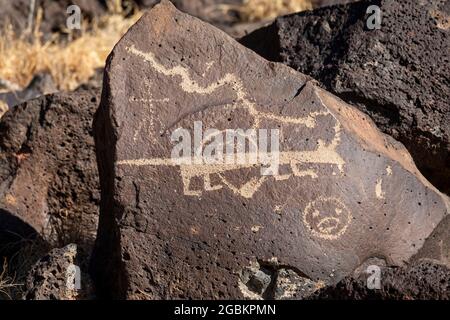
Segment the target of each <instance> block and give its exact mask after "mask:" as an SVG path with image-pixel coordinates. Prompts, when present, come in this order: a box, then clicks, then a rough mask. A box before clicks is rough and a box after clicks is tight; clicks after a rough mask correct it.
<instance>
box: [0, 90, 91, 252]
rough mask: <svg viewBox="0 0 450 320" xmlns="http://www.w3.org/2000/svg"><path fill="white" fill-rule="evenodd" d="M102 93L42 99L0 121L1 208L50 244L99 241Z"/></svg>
mask: <svg viewBox="0 0 450 320" xmlns="http://www.w3.org/2000/svg"><path fill="white" fill-rule="evenodd" d="M99 94H100V90H99V89H98V88H90V89H80V90H78V91H76V92H74V93H61V94H54V95H49V96H44V97H41V98H39V99H36V100H31V101H29V102H27V103H24V104H22V105H19V106H17V107H14V108H12V109H11V110H9V111H8V112H7V113H6V114H5V115H4V116H3V117H2V118H1V121H0V209H2V210H3V211H4V212H5V216H6V213H8V214H10V215H13V216H15V217H18V218H20V219H21V220H22V221H23V222H24V223H25V224H28V225H29V226H30V227H31V228H33V229H34V230H35V231H36V232H37V233H38V234H40V235H41V236H42V237H43V238H44V239H46V240H48V241H49V242H50V243H57V244H61V243H63V244H66V243H70V242H73V241H78V240H83V239H84V240H85V242H86V243H88V242H91V243H92V242H93V239H94V238H95V234H96V226H97V219H98V206H99V200H100V194H99V186H98V173H97V172H98V171H97V165H96V161H95V151H94V139H93V136H92V119H93V115H94V112H95V110H96V108H97V105H98V102H99V100H100V99H99ZM0 220H1V219H0ZM0 223H1V221H0ZM12 231H13V230H12ZM84 240H83V241H84ZM79 244H80V243H79ZM80 245H81V244H80Z"/></svg>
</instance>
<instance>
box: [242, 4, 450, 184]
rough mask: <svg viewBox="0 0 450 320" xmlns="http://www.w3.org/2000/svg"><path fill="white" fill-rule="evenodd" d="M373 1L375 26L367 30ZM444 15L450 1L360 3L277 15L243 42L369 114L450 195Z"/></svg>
mask: <svg viewBox="0 0 450 320" xmlns="http://www.w3.org/2000/svg"><path fill="white" fill-rule="evenodd" d="M372 4H375V5H379V6H380V8H381V12H382V25H381V29H380V30H368V29H367V27H366V20H367V18H368V15H367V14H366V9H367V7H368V6H369V5H372ZM449 14H450V1H441V0H432V1H409V0H394V1H391V0H383V1H363V2H359V3H355V4H351V5H345V6H335V7H330V8H323V9H319V10H315V11H312V12H303V13H299V14H295V15H290V16H286V17H281V18H278V19H277V20H276V21H275V22H274V23H273V24H272V25H270V26H268V27H266V28H263V29H260V30H257V31H255V32H254V33H252V34H250V35H248V36H247V37H245V38H243V39H242V40H241V42H242V43H243V44H244V45H245V46H247V47H249V48H251V49H253V50H255V51H256V52H257V53H259V54H260V55H262V56H263V57H265V58H267V59H269V60H272V61H278V62H283V63H285V64H287V65H289V66H291V67H293V68H294V69H296V70H298V71H301V72H304V73H306V74H308V75H311V76H313V77H314V78H316V79H318V80H319V81H320V82H321V83H322V84H323V85H324V86H325V87H326V88H327V89H328V90H329V91H331V92H333V93H335V94H337V95H338V96H339V97H341V98H342V99H344V100H345V101H346V102H349V103H351V104H353V105H355V106H357V107H358V108H359V109H360V110H362V111H364V112H365V113H367V114H369V115H370V116H371V118H372V119H373V120H374V121H375V122H376V124H377V125H378V127H379V128H380V129H381V130H382V131H384V132H385V133H388V134H390V135H391V136H393V137H394V138H396V139H398V140H400V141H401V142H403V144H404V145H405V146H406V147H407V149H408V150H409V151H410V153H411V154H412V156H413V158H414V160H415V162H416V164H417V165H418V167H419V169H420V170H421V171H422V173H423V174H424V175H425V176H426V177H427V178H428V179H429V180H430V181H431V182H432V183H434V184H435V185H436V186H437V187H438V188H439V189H441V190H443V191H445V192H447V193H449V192H450V153H449V152H450V104H449V101H450V72H449V70H450V60H449V52H450V29H449V26H450V23H449Z"/></svg>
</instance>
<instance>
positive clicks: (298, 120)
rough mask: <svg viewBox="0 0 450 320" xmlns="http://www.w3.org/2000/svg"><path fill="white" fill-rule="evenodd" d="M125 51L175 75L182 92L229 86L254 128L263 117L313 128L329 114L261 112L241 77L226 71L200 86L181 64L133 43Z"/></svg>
mask: <svg viewBox="0 0 450 320" xmlns="http://www.w3.org/2000/svg"><path fill="white" fill-rule="evenodd" d="M127 51H128V52H130V53H132V54H134V55H136V56H138V57H140V58H142V59H144V60H145V61H146V62H148V64H149V65H150V66H151V67H152V68H153V69H154V70H155V71H156V72H158V73H161V74H163V75H165V76H168V77H175V76H177V77H179V78H180V79H181V81H180V84H179V85H180V88H181V89H182V90H183V91H184V92H187V93H196V94H201V95H209V94H212V93H214V92H215V91H216V90H218V89H219V88H221V87H224V86H229V87H231V88H232V89H233V90H234V91H235V93H236V95H237V99H236V102H237V103H239V102H240V103H241V104H242V106H241V107H242V108H246V109H247V110H248V112H249V113H250V115H251V116H252V117H254V119H255V124H254V127H255V128H258V127H259V125H260V122H261V120H263V119H266V120H273V121H277V122H280V123H285V124H300V125H305V126H306V127H308V128H314V127H315V125H316V118H317V117H319V116H326V115H329V114H330V112H329V111H328V110H325V111H317V112H311V113H310V114H309V115H308V116H306V117H289V116H281V115H276V114H273V113H269V112H262V111H260V110H258V109H257V106H256V104H255V103H253V102H252V101H250V100H249V99H248V98H247V92H246V91H245V89H244V85H243V83H242V81H241V79H240V78H238V77H237V76H236V75H234V74H232V73H227V74H225V75H224V76H223V77H222V78H221V79H219V80H217V81H214V83H211V84H209V85H208V86H206V87H202V86H201V85H200V84H198V82H196V81H195V80H194V79H192V78H191V76H190V74H189V70H188V69H187V68H185V67H183V66H181V65H177V66H175V67H172V68H167V67H165V66H164V65H163V64H161V63H160V62H158V61H157V60H156V57H155V55H154V54H153V53H152V52H142V51H140V50H138V49H136V48H135V46H134V45H133V46H131V47H128V48H127Z"/></svg>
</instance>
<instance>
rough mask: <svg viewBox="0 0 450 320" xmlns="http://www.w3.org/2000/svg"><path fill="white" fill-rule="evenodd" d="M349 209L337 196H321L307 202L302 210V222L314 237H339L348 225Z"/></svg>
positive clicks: (349, 219) (330, 238)
mask: <svg viewBox="0 0 450 320" xmlns="http://www.w3.org/2000/svg"><path fill="white" fill-rule="evenodd" d="M351 219H352V215H351V213H350V210H349V209H348V208H347V207H346V206H345V205H344V203H342V201H341V200H339V199H337V198H323V197H320V198H318V199H317V200H315V201H313V202H311V203H309V204H308V205H307V206H306V208H305V210H304V211H303V222H304V224H305V226H306V227H307V228H308V229H309V231H310V232H311V233H312V234H313V235H314V236H316V237H319V238H322V239H326V240H336V239H338V238H340V237H341V236H342V235H343V234H344V233H345V231H346V230H347V228H348V226H349V225H350V222H351Z"/></svg>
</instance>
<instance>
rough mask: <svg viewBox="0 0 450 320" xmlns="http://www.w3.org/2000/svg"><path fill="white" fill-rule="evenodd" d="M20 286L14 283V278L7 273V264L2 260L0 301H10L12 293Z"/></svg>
mask: <svg viewBox="0 0 450 320" xmlns="http://www.w3.org/2000/svg"><path fill="white" fill-rule="evenodd" d="M19 286H20V285H19V284H17V283H15V279H14V277H12V276H10V274H9V273H8V262H7V260H6V258H4V259H3V265H2V266H1V267H0V300H5V299H10V300H11V299H12V298H13V295H14V294H13V293H12V292H13V291H14V289H15V288H17V287H19Z"/></svg>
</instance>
